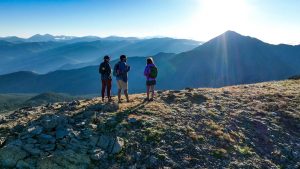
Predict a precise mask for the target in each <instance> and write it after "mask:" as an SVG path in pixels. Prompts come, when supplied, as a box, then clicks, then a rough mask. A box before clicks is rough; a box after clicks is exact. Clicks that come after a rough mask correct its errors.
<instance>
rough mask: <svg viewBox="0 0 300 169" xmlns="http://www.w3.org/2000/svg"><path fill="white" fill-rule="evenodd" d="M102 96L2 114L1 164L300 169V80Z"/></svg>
mask: <svg viewBox="0 0 300 169" xmlns="http://www.w3.org/2000/svg"><path fill="white" fill-rule="evenodd" d="M130 98H131V100H132V102H130V103H122V104H117V103H115V102H112V103H102V102H101V101H100V99H99V98H94V99H91V100H78V101H73V102H70V103H54V104H48V105H44V106H39V107H27V108H22V109H20V110H18V111H15V112H13V113H11V114H6V115H3V116H2V117H0V163H1V164H0V168H45V169H53V168H55V169H60V168H62V169H63V168H64V169H65V168H82V169H84V168H91V169H94V168H95V169H96V168H131V169H134V168H299V167H300V80H287V81H279V82H268V83H259V84H253V85H240V86H230V87H224V88H218V89H185V90H181V91H159V92H158V94H157V97H156V99H155V101H154V102H143V100H144V98H145V95H144V94H138V95H131V96H130Z"/></svg>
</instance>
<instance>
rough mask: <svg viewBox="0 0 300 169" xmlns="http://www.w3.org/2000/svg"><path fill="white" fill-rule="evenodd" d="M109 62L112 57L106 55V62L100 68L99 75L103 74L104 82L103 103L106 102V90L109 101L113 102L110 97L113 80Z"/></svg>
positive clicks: (102, 79)
mask: <svg viewBox="0 0 300 169" xmlns="http://www.w3.org/2000/svg"><path fill="white" fill-rule="evenodd" d="M109 61H110V57H109V56H108V55H106V56H104V61H103V62H102V63H101V64H100V66H99V73H100V74H101V81H102V90H101V96H102V101H104V94H105V89H107V98H108V101H112V100H111V95H110V93H111V81H112V78H111V67H110V64H109Z"/></svg>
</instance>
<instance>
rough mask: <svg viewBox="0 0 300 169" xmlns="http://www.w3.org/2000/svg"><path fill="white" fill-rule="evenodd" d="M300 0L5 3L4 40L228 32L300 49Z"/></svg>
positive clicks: (1, 5) (203, 37)
mask: <svg viewBox="0 0 300 169" xmlns="http://www.w3.org/2000/svg"><path fill="white" fill-rule="evenodd" d="M299 11H300V0H0V22H1V25H0V36H12V35H16V36H20V37H29V36H32V35H34V34H37V33H39V34H46V33H49V34H54V35H73V36H85V35H96V36H101V37H104V36H110V35H118V36H136V37H149V36H169V37H176V38H189V39H195V40H200V41H207V40H209V39H211V38H213V37H215V36H217V35H219V34H221V33H223V32H225V31H226V30H233V31H236V32H238V33H241V34H243V35H249V36H253V37H257V38H259V39H261V40H263V41H266V42H269V43H274V44H277V43H288V44H300V12H299Z"/></svg>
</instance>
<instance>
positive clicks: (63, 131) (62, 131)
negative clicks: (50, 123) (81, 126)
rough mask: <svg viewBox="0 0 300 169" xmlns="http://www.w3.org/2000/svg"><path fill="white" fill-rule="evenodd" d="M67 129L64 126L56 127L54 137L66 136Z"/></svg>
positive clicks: (67, 133)
mask: <svg viewBox="0 0 300 169" xmlns="http://www.w3.org/2000/svg"><path fill="white" fill-rule="evenodd" d="M69 133H70V132H69V131H68V130H67V129H65V128H58V129H56V132H55V136H56V139H62V138H64V137H66V136H68V135H69Z"/></svg>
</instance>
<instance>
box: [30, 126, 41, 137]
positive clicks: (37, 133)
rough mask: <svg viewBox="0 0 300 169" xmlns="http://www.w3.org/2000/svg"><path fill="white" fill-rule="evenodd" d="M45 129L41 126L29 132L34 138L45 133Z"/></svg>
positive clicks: (31, 128)
mask: <svg viewBox="0 0 300 169" xmlns="http://www.w3.org/2000/svg"><path fill="white" fill-rule="evenodd" d="M43 130H44V129H43V127H41V126H32V127H29V128H28V129H27V132H28V133H29V134H31V135H33V136H35V135H39V134H41V133H42V132H43Z"/></svg>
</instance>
